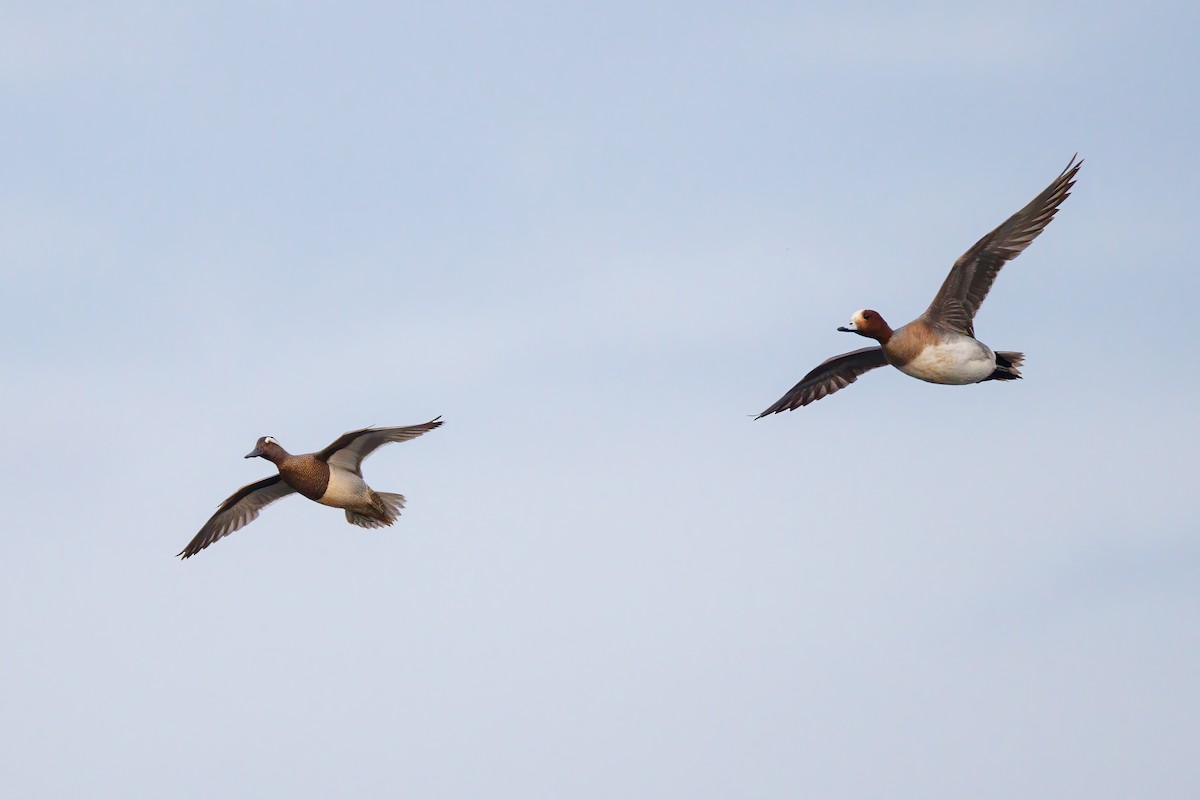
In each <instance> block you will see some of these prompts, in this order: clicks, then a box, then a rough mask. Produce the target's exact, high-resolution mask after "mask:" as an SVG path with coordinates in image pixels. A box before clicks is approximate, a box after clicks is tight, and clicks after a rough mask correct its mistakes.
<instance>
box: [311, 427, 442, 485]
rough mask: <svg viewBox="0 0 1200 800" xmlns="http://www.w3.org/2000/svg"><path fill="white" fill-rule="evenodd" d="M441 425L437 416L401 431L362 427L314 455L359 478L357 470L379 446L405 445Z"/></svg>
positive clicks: (342, 436) (399, 429) (397, 429)
mask: <svg viewBox="0 0 1200 800" xmlns="http://www.w3.org/2000/svg"><path fill="white" fill-rule="evenodd" d="M441 424H442V418H441V417H437V418H435V419H431V420H430V421H429V422H425V423H423V424H421V425H409V426H407V427H404V428H363V429H362V430H357V431H350V432H349V433H343V434H342V435H341V436H339V437H338V438H337V440H336V441H334V442H333V443H332V444H330V445H329V446H328V447H326V448H325V449H324V450H322V451H321V452H319V453H314V455H315V456H316V457H317V458H319V459H320V460H322V461H325V462H327V463H328V464H329V466H331V467H341V468H342V469H346V470H350V471H351V472H353V473H356V474H359V475H361V474H362V473H361V472H359V469H360V468H361V467H362V462H363V459H364V458H366V457H367V456H369V455H371V453H373V452H375V450H376V449H378V448H379V447H382V446H383V445H385V444H388V443H389V442H407V441H408V440H409V439H415V438H417V437H418V436H420V435H421V434H423V433H426V432H428V431H431V430H433V429H434V428H436V427H438V426H440V425H441Z"/></svg>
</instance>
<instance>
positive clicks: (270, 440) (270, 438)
mask: <svg viewBox="0 0 1200 800" xmlns="http://www.w3.org/2000/svg"><path fill="white" fill-rule="evenodd" d="M263 441H264V442H266V443H267V444H275V437H274V436H264V437H263Z"/></svg>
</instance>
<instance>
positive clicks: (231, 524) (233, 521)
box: [177, 475, 296, 558]
mask: <svg viewBox="0 0 1200 800" xmlns="http://www.w3.org/2000/svg"><path fill="white" fill-rule="evenodd" d="M295 491H296V490H295V489H293V488H292V487H291V486H288V485H287V484H286V483H285V482H284V480H283V478H282V477H281V476H279V475H272V476H271V477H269V478H263V479H262V480H261V481H258V482H256V483H251V484H247V485H246V486H243V487H242V488H240V489H238V490H237V491H236V492H234V493H233V494H231V495H230V496H229V497H228V498H227V499H226V500H225V502H224V503H221V506H220V507H219V508H218V509H217V513H215V514H213V515H212V518H211V519H209V521H208V522H206V523H204V527H203V528H201V529H200V532H199V533H197V534H196V536H195V538H193V539H192V540H191V541H190V542H188V546H187V547H185V548H183V550H182V551H180V552H179V553H177V555H180V556H183V557H184V558H190V557H191V556H194V555H196V553H199V552H200V551H201V550H203V549H204V548H206V547H208V546H209V545H210V544H212V543H213V542H215V541H217V540H218V539H220V538H222V537H224V536H228V535H229V534H231V533H233V532H234V531H236V530H238V529H239V528H243V527H245V526H246V525H248V524H249V523H251V522H253V521H254V519H255V518H256V517H257V516H258V512H260V511H262V510H263V509H264V508H265V507H266V506H268V505H270V504H271V503H274V502H275V501H276V500H278V499H279V498H281V497H287V496H288V495H289V494H292V493H293V492H295Z"/></svg>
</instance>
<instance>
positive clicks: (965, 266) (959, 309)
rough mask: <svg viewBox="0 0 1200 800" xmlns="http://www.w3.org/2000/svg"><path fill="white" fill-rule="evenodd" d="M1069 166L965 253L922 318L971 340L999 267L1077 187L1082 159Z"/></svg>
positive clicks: (1016, 253)
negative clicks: (1076, 180)
mask: <svg viewBox="0 0 1200 800" xmlns="http://www.w3.org/2000/svg"><path fill="white" fill-rule="evenodd" d="M1076 158H1077V155H1076V156H1071V162H1070V163H1069V164H1067V168H1066V169H1064V170H1063V171H1062V174H1061V175H1059V176H1058V177H1057V178H1055V179H1054V181H1053V182H1052V183H1051V184H1050V185H1049V186H1047V187H1046V188H1045V190H1044V191H1042V193H1041V194H1039V195H1038V196H1037V197H1035V198H1033V201H1032V202H1030V203H1029V205H1027V206H1025V207H1024V208H1022V209H1021V210H1020V211H1018V212H1017V213H1015V214H1013V215H1012V216H1011V217H1009V218H1008V219H1007V220H1005V221H1004V223H1003V224H1002V225H1000V227H998V228H996V229H995V230H994V231H992V232H991V233H989V234H988V235H987V236H984V237H983V238H982V239H980V240H979V241H978V242H976V243H975V245H974V246H973V247H972V248H971V249H970V250H968V251H967V252H965V253H963V254H962V256H960V257H959V259H958V261H955V262H954V266H953V267H952V268H951V269H950V274H949V275H947V276H946V280H945V282H944V283H942V288H941V289H939V290H938V293H937V295H936V296H935V297H934V298H933V302H932V303H930V305H929V308H928V309H927V310H926V311H925V313H924V314H923V315H921V319H923V320H925V321H926V322H929V323H932V324H934V325H939V326H941V327H944V328H950V329H951V330H956V331H958V332H959V333H965V334H966V335H967V336H971V337H974V336H975V314H976V312H978V311H979V306H980V305H981V304H982V303H983V299H984V298H985V297H987V294H988V291H989V290H991V288H992V283H993V282H994V281H995V280H996V275H997V274H998V273H999V272H1000V268H1001V267H1003V266H1004V265H1005V264H1006V263H1007V262H1009V261H1011V260H1012V259H1014V258H1016V257H1017V256H1019V255H1020V254H1021V251H1022V250H1024V249H1025V248H1026V247H1028V246H1029V243H1030V242H1032V241H1033V240H1034V239H1036V238H1037V237H1038V234H1040V233H1041V232H1042V231H1043V230H1045V229H1046V226H1047V225H1049V224H1050V220H1052V219H1054V215H1055V214H1056V213H1058V207H1059V206H1060V205H1062V202H1063V200H1066V199H1067V197H1069V196H1070V194H1071V192H1070V190H1071V187H1072V186H1074V185H1075V173H1077V172H1079V167H1080V166H1081V165H1082V164H1083V161H1082V160H1078V161H1077V160H1076Z"/></svg>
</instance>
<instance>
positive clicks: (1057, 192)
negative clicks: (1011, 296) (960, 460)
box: [758, 157, 1083, 419]
mask: <svg viewBox="0 0 1200 800" xmlns="http://www.w3.org/2000/svg"><path fill="white" fill-rule="evenodd" d="M1082 163H1083V162H1082V161H1077V160H1076V159H1075V158H1074V157H1072V158H1071V162H1070V163H1069V164H1067V168H1066V169H1064V170H1063V171H1062V174H1061V175H1059V176H1058V177H1057V178H1055V179H1054V181H1053V182H1051V184H1050V185H1049V186H1047V187H1046V188H1045V189H1044V190H1043V191H1042V193H1041V194H1039V195H1038V196H1037V197H1035V198H1034V199H1033V200H1032V201H1031V202H1030V203H1029V205H1027V206H1025V207H1024V208H1022V209H1021V210H1020V211H1018V212H1017V213H1016V214H1013V215H1012V216H1011V217H1009V218H1008V219H1007V220H1006V221H1005V222H1004V224H1002V225H1001V226H1000V227H998V228H996V229H995V230H994V231H992V232H991V233H989V234H988V235H987V236H984V237H983V238H982V239H980V240H979V241H978V242H976V243H975V245H974V246H973V247H972V248H971V249H970V250H968V251H967V252H966V253H964V254H963V255H962V256H961V257H959V259H958V261H955V262H954V267H953V268H951V270H950V274H949V275H947V276H946V280H945V281H944V282H943V283H942V288H941V289H940V290H939V291H938V293H937V296H936V297H934V298H933V302H932V303H931V304H930V305H929V308H928V309H926V310H925V313H924V314H922V315H921V316H919V317H917V318H916V319H915V320H913V321H912V322H910V323H908V324H907V325H901V326H900V327H899V328H896V329H895V330H892V328H891V326H889V325H888V324H887V322H885V321H884V319H883V316H882V315H880V313H879V312H878V311H873V310H871V309H868V308H864V309H862V310H861V311H856V312H854V314H853V316H852V317H851V318H850V325H849V326H848V327H841V328H838V330H839V331H845V332H847V333H857V334H858V335H859V336H865V337H866V338H868V339H874V340H875V341H877V342H879V346H878V347H864V348H863V349H861V350H854V351H853V352H850V353H843V354H842V355H840V356H834V357H833V358H831V359H829V360H827V361H824V362H822V363H821V364H820V365H818V366H817V368H816V369H814V370H812V371H811V372H809V373H808V374H807V375H805V376H804V377H803V378H801V379H800V382H799V383H797V384H796V385H795V386H793V387H792V388H791V389H789V390H788V392H787V394H785V395H784V396H783V397H781V398H779V400H777V401H776V402H775V404H774V405H772V406H771V407H770V408H768V409H767V410H766V411H764V412H762V413H761V414H759V415H758V418H759V419H761V418H762V417H765V416H767V415H768V414H775V413H778V412H780V411H788V410H790V409H794V408H799V407H801V406H806V405H808V404H809V403H811V402H813V401H815V400H820V399H821V398H822V397H825V396H826V395H830V394H833V393H834V392H836V391H837V390H838V389H844V388H846V387H847V386H849V385H850V384H852V383H854V382H855V381H856V380H858V376H859V375H861V374H863V373H864V372H867V371H868V370H872V369H875V368H876V367H882V366H886V365H888V364H890V365H891V366H893V367H895V368H896V369H898V370H900V371H901V372H903V373H904V374H905V375H911V376H912V377H914V378H919V379H920V380H923V381H928V382H930V383H948V384H967V383H982V382H984V381H1011V380H1016V379H1017V378H1020V377H1021V372H1020V370H1019V369H1018V368H1019V367H1020V366H1021V364H1022V362H1024V360H1025V355H1024V354H1023V353H1013V352H1006V351H1003V350H1001V351H993V350H992V349H991V348H990V347H988V346H987V345H986V344H984V343H983V342H981V341H979V340H978V339H976V338H975V312H977V311H978V310H979V306H980V304H981V303H983V299H984V298H985V297H987V294H988V291H989V290H990V289H991V288H992V282H993V281H995V280H996V275H997V274H998V273H999V272H1000V268H1001V267H1003V266H1004V265H1005V264H1006V263H1008V262H1009V261H1011V260H1012V259H1014V258H1016V257H1017V256H1019V255H1020V254H1021V251H1022V250H1024V249H1025V248H1026V247H1028V246H1029V243H1030V242H1032V241H1033V240H1034V239H1036V238H1037V237H1038V235H1039V234H1040V233H1041V232H1042V231H1043V230H1045V228H1046V226H1047V225H1049V224H1050V220H1052V219H1054V215H1055V214H1056V213H1057V212H1058V207H1059V206H1060V205H1062V202H1063V200H1066V199H1067V197H1068V196H1069V195H1070V190H1071V187H1072V186H1074V185H1075V173H1077V172H1078V171H1079V167H1080V165H1081V164H1082Z"/></svg>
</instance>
